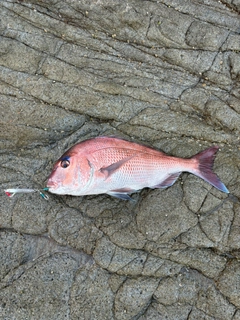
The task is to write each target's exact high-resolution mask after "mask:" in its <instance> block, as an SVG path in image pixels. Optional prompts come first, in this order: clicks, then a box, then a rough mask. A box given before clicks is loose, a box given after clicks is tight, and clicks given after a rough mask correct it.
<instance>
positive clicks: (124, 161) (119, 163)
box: [99, 156, 134, 179]
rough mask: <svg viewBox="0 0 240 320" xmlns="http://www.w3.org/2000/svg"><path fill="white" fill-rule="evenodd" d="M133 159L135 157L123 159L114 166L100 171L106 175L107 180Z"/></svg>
mask: <svg viewBox="0 0 240 320" xmlns="http://www.w3.org/2000/svg"><path fill="white" fill-rule="evenodd" d="M133 157H134V156H131V157H127V158H124V159H121V160H119V161H117V162H114V163H113V164H110V166H108V167H105V168H101V169H100V170H99V171H100V172H102V173H104V174H105V176H106V179H107V178H108V177H109V176H111V175H112V174H113V173H114V172H116V171H117V170H118V169H119V168H121V166H123V165H124V164H125V163H126V162H127V161H129V160H130V159H132V158H133Z"/></svg>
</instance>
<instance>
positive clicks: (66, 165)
mask: <svg viewBox="0 0 240 320" xmlns="http://www.w3.org/2000/svg"><path fill="white" fill-rule="evenodd" d="M68 166H70V161H69V160H66V159H65V160H62V161H61V167H62V168H64V169H65V168H67V167H68Z"/></svg>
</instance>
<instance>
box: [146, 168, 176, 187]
mask: <svg viewBox="0 0 240 320" xmlns="http://www.w3.org/2000/svg"><path fill="white" fill-rule="evenodd" d="M180 174H181V172H177V173H173V174H171V175H169V176H168V177H167V178H166V179H164V180H163V181H162V182H161V183H159V184H157V185H155V186H152V187H151V189H155V188H159V189H160V188H167V187H171V186H172V185H173V184H174V183H175V182H176V180H177V178H178V177H179V176H180Z"/></svg>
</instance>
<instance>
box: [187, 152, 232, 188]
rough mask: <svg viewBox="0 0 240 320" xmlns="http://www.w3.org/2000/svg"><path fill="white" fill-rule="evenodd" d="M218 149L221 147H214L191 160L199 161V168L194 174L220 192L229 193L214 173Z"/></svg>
mask: <svg viewBox="0 0 240 320" xmlns="http://www.w3.org/2000/svg"><path fill="white" fill-rule="evenodd" d="M218 149H219V147H217V146H213V147H211V148H208V149H206V150H204V151H202V152H200V153H198V154H196V155H195V156H193V157H192V158H191V159H195V160H197V161H198V168H197V169H196V170H195V171H194V174H195V175H197V176H198V177H200V178H202V179H203V180H205V181H207V182H208V183H210V184H211V185H212V186H214V187H215V188H217V189H218V190H220V191H222V192H226V193H229V191H228V189H227V188H226V187H225V185H224V184H223V183H222V181H221V180H220V179H219V178H218V176H217V175H216V174H215V173H214V172H213V163H214V159H215V156H216V153H217V151H218Z"/></svg>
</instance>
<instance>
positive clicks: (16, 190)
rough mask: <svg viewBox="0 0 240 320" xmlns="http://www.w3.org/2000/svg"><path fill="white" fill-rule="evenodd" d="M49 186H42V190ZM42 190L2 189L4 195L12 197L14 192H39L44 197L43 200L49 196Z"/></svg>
mask: <svg viewBox="0 0 240 320" xmlns="http://www.w3.org/2000/svg"><path fill="white" fill-rule="evenodd" d="M48 189H49V188H43V189H42V190H43V191H48ZM42 190H39V189H19V188H16V189H6V190H4V192H5V193H6V195H7V196H8V197H10V198H11V197H13V196H14V195H15V194H16V193H32V192H39V194H40V196H41V197H42V198H43V199H44V200H48V199H49V197H48V195H46V194H45V193H43V192H42Z"/></svg>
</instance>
